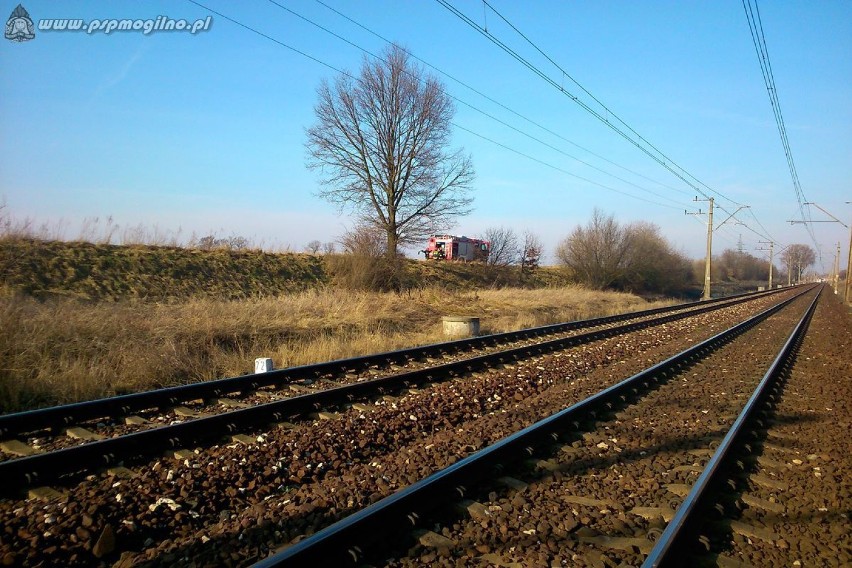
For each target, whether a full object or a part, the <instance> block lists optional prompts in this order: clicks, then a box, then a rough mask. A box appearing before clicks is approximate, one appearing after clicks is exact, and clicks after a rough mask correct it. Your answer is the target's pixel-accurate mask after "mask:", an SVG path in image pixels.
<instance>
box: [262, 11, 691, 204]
mask: <svg viewBox="0 0 852 568" xmlns="http://www.w3.org/2000/svg"><path fill="white" fill-rule="evenodd" d="M267 1H268V2H269V3H270V4H273V5H275V6H277V7H278V8H280V9H282V10H284V11H285V12H287V13H289V14H291V15H293V16H295V17H297V18H299V19H300V20H302V21H304V22H307V23H308V24H310V25H312V26H314V27H316V28H318V29H320V30H322V31H324V32H325V33H327V34H329V35H331V36H334V37H336V38H337V39H339V40H341V41H343V42H345V43H346V44H348V45H350V46H352V47H354V48H355V49H358V50H359V51H361V52H362V53H365V54H367V55H369V56H370V57H373V58H375V59H378V60H381V57H380V56H379V55H377V54H375V53H373V52H371V51H370V50H368V49H366V48H364V47H361V46H360V45H358V44H356V43H355V42H353V41H351V40H349V39H348V38H345V37H343V36H342V35H340V34H338V33H337V32H334V31H332V30H330V29H329V28H327V27H326V26H323V25H322V24H319V23H317V22H315V21H314V20H312V19H310V18H308V17H307V16H304V15H302V14H300V13H299V12H296V11H295V10H293V9H292V8H289V7H287V6H283V5H282V4H280V3H279V2H277V1H276V0H267ZM316 1H317V3H319V4H320V5H322V6H324V7H326V8H328V9H329V10H331V11H332V12H334V13H336V14H337V15H339V16H341V17H342V18H345V19H346V20H348V21H349V22H351V23H353V24H355V25H357V26H358V27H360V28H361V29H363V30H365V31H367V32H369V33H371V34H373V35H374V36H376V37H378V38H379V39H381V40H382V41H384V42H386V43H387V44H389V45H395V44H394V43H393V42H392V41H390V40H389V39H387V38H385V37H383V36H381V35H380V34H378V33H377V32H374V31H372V30H370V29H369V28H367V27H366V26H364V25H363V24H361V23H359V22H357V21H355V20H354V19H352V18H350V17H349V16H346V15H345V14H343V13H341V12H340V11H338V10H336V9H334V8H332V7H330V6H328V5H327V4H325V3H324V2H322V1H321V0H316ZM402 49H403V51H405V53H407V54H408V55H409V56H411V57H413V58H414V59H416V60H417V61H420V62H421V63H423V64H424V65H427V66H428V67H430V68H431V69H434V70H435V71H437V72H439V73H441V74H443V75H445V76H447V77H449V78H451V79H452V80H454V81H456V82H457V83H459V84H461V85H463V86H465V87H467V88H468V89H470V90H472V91H474V92H476V93H477V94H480V95H481V96H483V97H486V98H487V99H488V100H491V101H493V102H495V103H496V104H498V105H500V106H501V107H503V108H505V109H507V110H510V111H511V109H509V108H508V107H507V106H505V105H503V104H501V103H499V102H497V101H495V100H494V99H492V98H491V97H488V96H487V95H485V94H484V93H481V92H480V91H478V90H476V89H474V88H473V87H471V86H470V85H468V84H466V83H464V82H462V81H461V80H459V79H456V78H454V77H452V76H451V75H449V74H447V73H445V72H443V71H442V70H440V69H438V68H437V67H435V66H434V65H432V64H430V63H428V62H427V61H425V60H423V59H422V58H420V57H418V56H417V55H415V54H413V53H412V52H411V51H409V50H407V49H405V48H402ZM415 78H416V77H415ZM448 96H449V97H450V98H452V99H453V100H454V101H456V102H458V103H460V104H462V105H464V106H466V107H468V108H470V109H471V110H473V111H475V112H478V113H479V114H481V115H483V116H485V117H487V118H489V119H491V120H493V121H495V122H497V123H499V124H502V125H503V126H505V127H507V128H510V129H511V130H513V131H515V132H517V133H518V134H521V135H522V136H525V137H527V138H529V139H530V140H533V141H534V142H537V143H539V144H541V145H543V146H545V147H547V148H550V149H551V150H554V151H556V152H558V153H560V154H562V155H564V156H566V157H568V158H571V159H572V160H575V161H577V162H579V163H581V164H583V165H585V166H587V167H589V168H592V169H593V170H595V171H598V172H600V173H602V174H604V175H608V176H610V177H613V178H615V179H617V180H619V181H621V182H623V183H626V184H628V185H631V186H633V187H635V188H636V189H639V190H640V191H644V192H646V193H649V194H651V195H654V196H655V197H658V198H660V199H665V200H667V201H671V202H672V203H676V204H679V205H682V202H678V201H676V200H674V199H672V198H670V197H668V196H666V195H662V194H660V193H658V192H655V191H652V190H650V189H647V188H645V187H642V186H640V185H638V184H635V183H633V182H631V181H629V180H626V179H624V178H622V177H619V176H617V175H615V174H613V173H611V172H608V171H606V170H604V169H602V168H598V167H597V166H595V165H593V164H590V163H589V162H587V161H585V160H582V159H580V158H578V157H576V156H573V155H571V154H569V153H567V152H565V151H564V150H562V149H560V148H557V147H556V146H554V145H552V144H549V143H548V142H545V141H543V140H541V139H540V138H537V137H536V136H533V135H532V134H529V133H528V132H526V131H524V130H521V129H520V128H517V127H515V126H513V125H511V124H509V123H507V122H506V121H504V120H501V119H500V118H497V117H496V116H494V115H492V114H490V113H488V112H486V111H484V110H482V109H481V108H479V107H477V106H476V105H474V104H472V103H469V102H467V101H465V100H463V99H461V98H459V97H456V96H454V95H452V94H450V93H448ZM511 112H513V113H514V114H516V115H518V116H521V117H522V118H525V117H523V116H522V115H520V114H519V113H517V112H515V111H511ZM525 119H526V118H525ZM526 120H527V121H528V122H531V123H532V124H535V125H536V126H539V127H540V128H542V129H544V130H547V131H548V132H551V133H552V134H554V135H556V136H558V137H559V138H562V139H563V140H565V141H567V142H569V143H571V144H573V145H575V146H577V147H578V148H581V149H583V150H585V148H582V147H581V146H579V145H577V144H574V143H573V142H571V141H570V140H568V139H566V138H564V137H562V136H560V135H558V134H556V133H555V132H553V131H552V130H549V129H546V128H544V127H543V126H541V125H538V124H537V123H535V122H534V121H532V120H530V119H526ZM474 134H475V133H474ZM484 139H486V140H488V139H487V138H484ZM586 151H588V152H590V153H591V151H589V150H586ZM607 161H608V162H609V160H607ZM610 163H613V164H614V162H610ZM614 165H617V164H614ZM623 169H627V168H623ZM627 171H631V170H627ZM631 173H635V172H632V171H631ZM637 175H639V174H637ZM578 177H579V176H578ZM643 177H644V176H643ZM581 179H585V178H581ZM652 181H653V180H652ZM657 183H659V182H657ZM597 185H599V186H600V187H603V188H606V189H609V190H612V191H615V190H613V189H612V188H611V187H609V186H606V185H601V184H597ZM661 185H662V184H661ZM672 189H674V188H672ZM675 191H680V192H682V193H685V192H683V190H677V189H676V190H675ZM621 193H623V192H621ZM624 195H630V194H628V193H624ZM649 203H653V202H651V201H649ZM673 209H678V207H674V208H673Z"/></svg>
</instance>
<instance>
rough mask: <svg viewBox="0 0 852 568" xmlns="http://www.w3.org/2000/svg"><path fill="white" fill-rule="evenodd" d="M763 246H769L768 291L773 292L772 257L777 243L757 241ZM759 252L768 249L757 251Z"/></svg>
mask: <svg viewBox="0 0 852 568" xmlns="http://www.w3.org/2000/svg"><path fill="white" fill-rule="evenodd" d="M757 242H758V243H760V244H762V245H769V288H768V290H772V262H773V260H772V257H773V255H774V252H775V243H774V242H772V241H757ZM757 250H766V249H757Z"/></svg>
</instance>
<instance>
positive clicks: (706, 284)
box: [701, 197, 713, 300]
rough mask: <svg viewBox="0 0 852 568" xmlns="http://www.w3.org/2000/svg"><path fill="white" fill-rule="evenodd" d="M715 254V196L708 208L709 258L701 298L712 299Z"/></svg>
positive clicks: (706, 260) (705, 265)
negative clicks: (711, 261)
mask: <svg viewBox="0 0 852 568" xmlns="http://www.w3.org/2000/svg"><path fill="white" fill-rule="evenodd" d="M712 255H713V198H712V197H711V198H710V205H709V208H708V209H707V258H706V259H705V261H704V293H703V294H702V295H701V299H703V300H709V299H710V258H711V256H712Z"/></svg>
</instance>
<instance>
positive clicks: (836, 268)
mask: <svg viewBox="0 0 852 568" xmlns="http://www.w3.org/2000/svg"><path fill="white" fill-rule="evenodd" d="M838 286H840V243H839V242H838V243H837V252H836V253H835V254H834V293H835V294H837V287H838Z"/></svg>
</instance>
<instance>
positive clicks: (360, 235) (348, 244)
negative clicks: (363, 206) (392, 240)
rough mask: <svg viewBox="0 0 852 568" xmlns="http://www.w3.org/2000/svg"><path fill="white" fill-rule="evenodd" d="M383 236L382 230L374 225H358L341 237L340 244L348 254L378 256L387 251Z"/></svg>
mask: <svg viewBox="0 0 852 568" xmlns="http://www.w3.org/2000/svg"><path fill="white" fill-rule="evenodd" d="M382 237H384V235H383V234H382V232H381V231H379V230H378V229H376V228H375V227H374V226H372V225H356V226H355V227H353V228H352V229H350V230H348V231H346V232H345V233H344V234H343V236H342V237H340V244H341V246H342V247H343V251H344V252H345V253H347V254H354V255H359V256H367V257H371V258H378V257H380V256H382V255H383V254H385V252H386V249H385V242H384V239H383V238H382Z"/></svg>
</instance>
